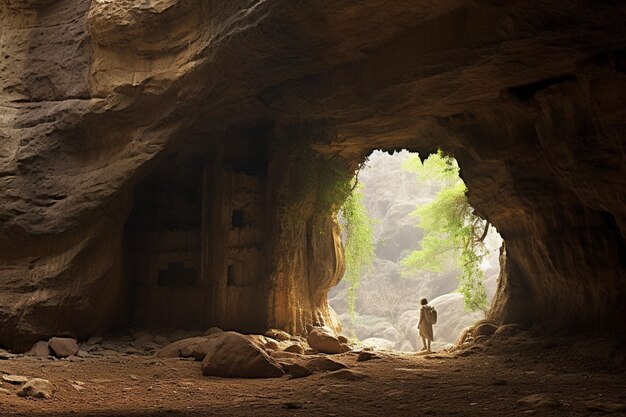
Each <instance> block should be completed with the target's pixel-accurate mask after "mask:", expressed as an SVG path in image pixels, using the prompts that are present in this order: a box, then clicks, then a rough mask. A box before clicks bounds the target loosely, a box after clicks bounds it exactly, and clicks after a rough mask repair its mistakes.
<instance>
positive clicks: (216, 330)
mask: <svg viewBox="0 0 626 417" xmlns="http://www.w3.org/2000/svg"><path fill="white" fill-rule="evenodd" d="M223 332H224V330H222V329H220V328H219V327H209V328H208V329H207V331H206V332H204V335H205V336H210V335H212V334H215V333H223Z"/></svg>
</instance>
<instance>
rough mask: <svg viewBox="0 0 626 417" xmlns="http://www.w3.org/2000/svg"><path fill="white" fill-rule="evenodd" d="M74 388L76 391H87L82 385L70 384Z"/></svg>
mask: <svg viewBox="0 0 626 417" xmlns="http://www.w3.org/2000/svg"><path fill="white" fill-rule="evenodd" d="M70 385H71V386H72V388H74V389H75V390H76V391H78V392H81V391H82V390H84V389H85V387H83V386H82V385H78V384H70Z"/></svg>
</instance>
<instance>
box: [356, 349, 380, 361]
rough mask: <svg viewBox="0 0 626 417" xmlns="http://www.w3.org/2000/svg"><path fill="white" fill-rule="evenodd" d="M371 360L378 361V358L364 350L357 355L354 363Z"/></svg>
mask: <svg viewBox="0 0 626 417" xmlns="http://www.w3.org/2000/svg"><path fill="white" fill-rule="evenodd" d="M372 359H380V356H378V355H376V354H375V353H374V352H369V351H367V350H364V351H362V352H360V353H359V356H357V358H356V361H357V362H365V361H370V360H372Z"/></svg>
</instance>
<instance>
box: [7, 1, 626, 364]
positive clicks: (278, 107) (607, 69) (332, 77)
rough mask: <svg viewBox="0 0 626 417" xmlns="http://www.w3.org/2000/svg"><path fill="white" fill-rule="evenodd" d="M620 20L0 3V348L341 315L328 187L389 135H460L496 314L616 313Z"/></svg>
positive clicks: (389, 7)
mask: <svg viewBox="0 0 626 417" xmlns="http://www.w3.org/2000/svg"><path fill="white" fill-rule="evenodd" d="M625 20H626V5H624V4H622V3H620V2H612V1H606V2H591V1H583V0H574V1H570V2H562V1H555V0H548V1H543V2H538V3H536V4H535V3H533V4H532V5H529V4H528V3H526V2H503V1H496V0H493V1H470V0H460V1H455V2H432V1H425V0H416V1H402V0H393V1H387V2H380V1H378V0H363V1H359V2H352V1H337V0H316V1H310V0H309V1H305V0H299V1H298V0H295V1H294V0H275V1H271V2H268V1H252V0H232V1H228V2H223V1H204V0H155V1H150V2H135V1H130V0H118V1H114V2H112V1H99V0H94V1H82V0H29V1H18V0H5V1H3V2H1V3H0V27H2V31H0V54H1V56H2V57H3V60H2V65H0V87H1V88H0V108H1V111H0V345H2V346H4V347H7V348H11V349H15V350H19V351H26V350H27V349H29V348H30V347H31V346H32V345H33V343H34V342H36V341H38V340H45V339H48V338H49V337H52V336H54V335H61V334H62V335H72V336H74V337H77V338H78V339H80V340H83V339H87V338H88V337H90V336H95V335H99V334H102V333H103V332H104V331H105V330H107V329H108V328H110V327H111V326H112V325H113V324H122V323H125V324H128V325H129V326H143V327H156V328H158V327H160V328H202V329H206V328H208V327H210V326H219V327H221V328H224V329H233V330H237V331H242V332H258V333H263V332H265V331H266V330H267V329H269V328H276V329H284V330H286V331H287V332H288V333H290V334H292V335H305V334H306V333H307V328H308V327H310V326H328V327H330V328H332V329H333V330H338V328H339V323H338V321H337V318H336V316H335V314H334V313H333V311H332V310H331V309H330V308H329V306H328V302H327V293H328V290H329V288H331V287H332V286H334V285H336V284H337V283H338V282H339V280H340V279H341V276H342V275H343V270H344V261H343V251H342V248H341V239H340V230H339V226H338V225H337V222H336V219H335V218H334V216H333V214H332V211H333V210H326V209H320V205H321V204H322V203H324V196H325V195H326V192H327V191H328V190H329V189H330V188H332V183H333V181H334V180H335V179H336V178H337V175H340V174H343V175H345V174H346V173H351V172H352V171H353V170H354V169H356V167H357V166H358V164H359V163H360V162H362V161H363V160H364V158H365V157H366V156H367V155H368V154H369V153H371V151H373V150H375V149H383V150H395V149H402V148H406V149H409V150H411V151H416V152H420V153H421V154H422V155H425V154H427V153H429V152H433V151H435V150H436V149H437V148H442V149H443V150H445V151H447V152H449V153H451V154H452V155H453V156H454V157H455V158H456V159H457V160H458V162H459V165H460V167H461V174H462V176H463V179H464V181H465V182H466V184H467V185H468V188H469V192H468V196H469V199H470V202H471V204H472V205H473V207H475V208H476V210H477V211H478V213H479V214H480V215H482V216H483V217H484V218H486V219H487V220H489V221H490V222H491V223H492V224H494V225H495V226H496V227H497V229H498V231H499V232H500V234H501V236H502V238H503V239H504V240H505V242H506V244H505V247H503V249H502V252H501V270H502V273H501V276H500V280H499V286H498V289H497V292H496V296H495V300H494V303H493V306H492V308H491V311H490V316H491V318H492V319H493V320H494V321H496V322H499V323H500V322H502V323H520V324H524V325H533V324H539V323H540V324H542V325H544V326H547V327H553V328H569V329H575V330H581V329H584V328H586V327H595V328H598V327H602V328H606V329H612V330H614V331H624V322H625V321H624V318H625V317H626V303H624V299H625V297H626V273H625V272H626V271H625V270H626V265H625V264H624V259H626V252H625V251H626V242H625V236H626V204H625V203H626V201H625V199H626V197H625V196H626V175H625V173H626V161H625V160H624V158H623V155H624V154H625V153H626V149H625V145H624V144H625V143H626V141H624V136H625V135H626V122H625V120H626V78H625V76H624V73H625V71H626V33H625V32H624V21H625ZM329 164H332V166H333V167H335V168H337V167H338V169H333V170H331V169H328V166H329ZM338 173H339V174H338ZM329 178H330V181H329ZM322 205H323V204H322ZM332 208H333V207H331V209H332ZM223 337H225V338H227V339H229V340H230V338H231V336H228V335H225V336H223ZM248 342H249V341H248ZM248 342H246V344H245V346H247V347H246V349H248V348H250V349H252V347H250V346H252V345H251V344H250V345H249V344H247V343H248ZM242 343H243V342H242ZM238 346H239V345H238ZM241 346H244V344H242V345H241ZM255 352H256V351H255ZM259 355H260V356H258V358H263V359H262V361H264V360H266V358H265V356H263V355H262V354H259ZM251 357H254V355H253V356H251ZM224 363H225V364H227V363H229V362H228V361H225V362H224ZM264 363H265V364H268V363H269V364H271V362H264ZM267 366H269V367H270V368H271V369H276V368H273V365H267ZM220 369H224V372H225V373H229V372H231V370H230V368H229V367H228V366H226V367H225V368H220ZM344 374H345V373H344ZM344 374H342V375H344Z"/></svg>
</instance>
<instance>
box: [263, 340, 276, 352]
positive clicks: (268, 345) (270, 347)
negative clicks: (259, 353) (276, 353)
mask: <svg viewBox="0 0 626 417" xmlns="http://www.w3.org/2000/svg"><path fill="white" fill-rule="evenodd" d="M265 349H268V350H278V349H280V345H279V344H278V342H276V341H275V340H268V341H267V343H266V344H265Z"/></svg>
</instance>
